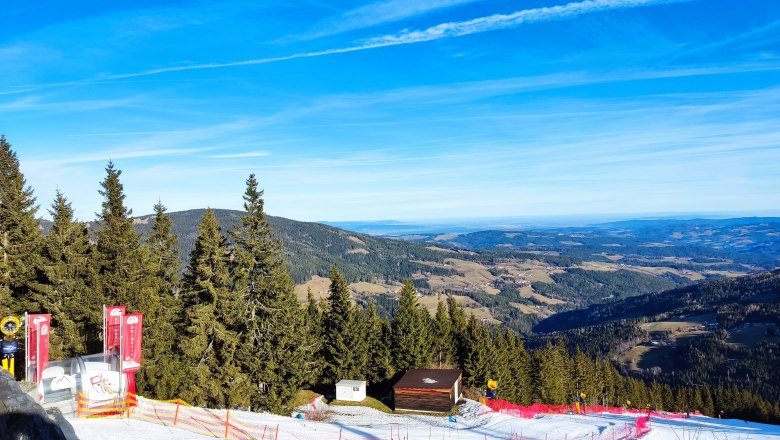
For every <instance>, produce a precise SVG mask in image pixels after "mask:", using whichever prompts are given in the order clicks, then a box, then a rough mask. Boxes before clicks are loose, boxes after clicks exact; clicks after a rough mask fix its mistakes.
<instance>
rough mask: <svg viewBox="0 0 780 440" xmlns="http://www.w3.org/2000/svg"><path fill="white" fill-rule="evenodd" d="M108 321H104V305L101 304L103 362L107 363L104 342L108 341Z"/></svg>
mask: <svg viewBox="0 0 780 440" xmlns="http://www.w3.org/2000/svg"><path fill="white" fill-rule="evenodd" d="M107 327H108V320H107V319H106V305H105V304H103V360H104V361H107V360H109V359H108V353H107V352H106V341H107V340H108V328H107Z"/></svg>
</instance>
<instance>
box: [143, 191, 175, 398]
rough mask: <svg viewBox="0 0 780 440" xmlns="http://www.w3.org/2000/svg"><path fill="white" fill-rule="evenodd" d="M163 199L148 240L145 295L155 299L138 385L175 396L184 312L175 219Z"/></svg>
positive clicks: (146, 318)
mask: <svg viewBox="0 0 780 440" xmlns="http://www.w3.org/2000/svg"><path fill="white" fill-rule="evenodd" d="M165 211H166V209H165V206H164V205H163V204H162V202H158V203H157V204H155V205H154V213H155V219H154V225H153V226H152V231H151V234H150V236H149V238H148V240H146V242H145V243H144V246H143V250H144V252H143V255H144V257H145V258H144V260H145V265H144V266H145V272H146V277H145V278H146V279H145V283H144V289H145V290H146V292H145V296H148V297H150V298H151V299H152V301H150V302H149V303H148V304H147V306H146V307H145V309H144V310H143V312H144V324H145V325H144V337H145V341H144V345H143V351H144V352H143V359H144V368H143V369H141V371H140V373H139V374H138V377H137V380H138V382H137V385H138V388H139V389H140V390H142V391H146V392H148V393H150V394H151V395H152V396H154V397H156V398H158V399H171V398H173V397H175V395H174V394H173V393H175V392H177V390H178V388H179V383H180V380H181V376H182V370H183V369H182V367H181V360H180V359H179V358H178V357H177V356H176V355H175V352H176V350H175V345H176V339H175V338H174V337H173V335H176V325H177V321H179V320H180V319H181V316H182V315H183V313H182V309H181V302H180V301H179V300H178V299H177V298H176V295H177V294H178V289H179V282H180V276H179V274H180V268H179V255H178V252H177V250H176V243H177V241H178V239H177V237H176V235H174V234H173V221H172V220H171V218H170V217H169V216H168V215H166V214H165Z"/></svg>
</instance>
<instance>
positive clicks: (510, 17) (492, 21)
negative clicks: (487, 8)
mask: <svg viewBox="0 0 780 440" xmlns="http://www.w3.org/2000/svg"><path fill="white" fill-rule="evenodd" d="M684 1H689V0H588V1H582V2H573V3H568V4H566V5H559V6H550V7H545V8H534V9H524V10H522V11H517V12H513V13H511V14H494V15H489V16H486V17H479V18H475V19H473V20H466V21H453V22H449V23H442V24H438V25H436V26H432V27H429V28H426V29H422V30H413V31H409V30H406V31H403V32H400V33H398V34H393V35H383V36H380V37H375V38H371V39H369V40H367V41H366V44H367V45H397V44H412V43H420V42H424V41H432V40H438V39H441V38H451V37H460V36H464V35H471V34H476V33H481V32H489V31H496V30H500V29H509V28H514V27H518V26H521V25H523V24H527V23H535V22H540V21H550V20H565V19H568V18H573V17H576V16H579V15H583V14H589V13H594V12H600V11H605V10H610V9H624V8H636V7H641V6H649V5H656V4H663V3H680V2H684Z"/></svg>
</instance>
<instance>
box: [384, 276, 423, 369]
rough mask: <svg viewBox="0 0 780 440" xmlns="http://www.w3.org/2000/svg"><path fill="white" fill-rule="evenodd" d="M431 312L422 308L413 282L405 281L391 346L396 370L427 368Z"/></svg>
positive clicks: (394, 319)
mask: <svg viewBox="0 0 780 440" xmlns="http://www.w3.org/2000/svg"><path fill="white" fill-rule="evenodd" d="M429 321H430V316H429V315H428V312H426V311H424V310H422V309H420V305H419V303H418V302H417V291H415V289H414V286H413V285H412V281H411V280H406V281H405V282H404V286H403V288H401V298H400V300H399V301H398V311H397V312H396V314H395V316H394V317H393V334H392V338H391V343H392V345H391V347H392V353H393V360H394V362H395V368H396V370H398V371H405V370H408V369H411V368H424V367H427V366H428V364H429V363H430V361H431V351H432V350H431V326H430V324H429Z"/></svg>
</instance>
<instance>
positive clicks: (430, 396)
mask: <svg viewBox="0 0 780 440" xmlns="http://www.w3.org/2000/svg"><path fill="white" fill-rule="evenodd" d="M394 398H395V409H397V410H398V409H400V410H404V409H405V410H413V411H436V412H449V411H450V410H451V409H452V407H453V405H455V389H454V386H453V387H452V388H450V389H430V388H429V389H422V388H396V389H395V390H394Z"/></svg>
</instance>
